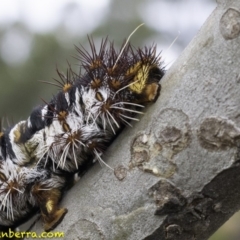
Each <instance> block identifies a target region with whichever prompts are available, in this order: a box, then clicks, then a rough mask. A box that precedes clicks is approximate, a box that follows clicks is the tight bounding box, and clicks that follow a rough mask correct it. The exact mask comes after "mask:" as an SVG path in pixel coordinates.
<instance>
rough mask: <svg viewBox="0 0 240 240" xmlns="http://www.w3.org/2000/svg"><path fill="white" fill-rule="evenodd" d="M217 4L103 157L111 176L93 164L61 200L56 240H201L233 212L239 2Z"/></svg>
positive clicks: (239, 141) (239, 110) (239, 160)
mask: <svg viewBox="0 0 240 240" xmlns="http://www.w3.org/2000/svg"><path fill="white" fill-rule="evenodd" d="M217 2H218V6H217V8H216V10H215V11H214V12H213V13H212V15H211V16H210V17H209V19H208V20H207V22H206V23H205V24H204V25H203V27H202V28H201V30H200V31H199V33H198V35H197V36H196V37H195V38H194V39H193V40H192V42H191V43H190V44H189V46H188V47H187V48H186V49H185V51H184V52H183V54H182V55H181V56H180V57H179V59H178V60H177V61H176V62H175V64H174V65H173V66H172V67H171V69H170V70H169V71H168V72H167V74H166V76H165V77H164V78H163V79H162V82H161V85H162V91H161V95H160V97H159V99H158V101H157V102H156V103H155V104H154V105H152V106H149V107H148V109H147V110H146V114H145V115H144V116H143V117H142V118H141V121H140V122H139V123H137V124H134V127H133V128H132V129H129V128H127V129H125V130H124V131H123V132H122V133H121V134H120V136H119V137H118V138H117V139H116V140H115V142H114V143H113V144H112V145H111V146H110V148H109V149H108V151H107V152H106V154H105V155H104V160H105V161H106V162H107V164H109V165H110V166H112V167H113V168H114V169H115V171H114V173H113V172H112V171H111V170H109V169H108V168H106V167H102V168H101V167H100V166H99V165H98V164H96V165H95V166H94V167H93V168H92V169H91V170H90V171H89V172H87V173H86V175H84V177H83V178H82V179H81V180H80V181H79V182H78V183H77V184H76V185H75V186H74V187H73V188H72V189H71V190H70V191H69V192H68V193H67V195H66V196H65V198H64V199H63V201H62V203H61V204H62V205H63V206H65V207H67V208H68V210H69V212H68V214H67V215H66V216H65V218H64V220H63V221H62V223H61V224H60V225H59V226H58V227H57V228H56V229H55V230H54V231H60V232H64V234H65V238H64V239H70V240H72V239H94V240H98V239H99V240H100V239H101V240H102V239H104V240H113V239H114V240H117V239H121V240H122V239H127V240H136V239H138V240H140V239H142V240H143V239H144V240H153V239H163V240H164V239H174V240H175V239H179V240H180V239H182V240H188V239H189V240H190V239H191V240H192V239H196V240H197V239H199V240H200V239H201V240H203V239H208V237H210V236H211V235H212V234H213V233H214V232H215V231H216V230H217V229H218V228H219V227H220V226H221V225H222V224H223V223H224V222H225V221H226V220H227V219H228V218H229V217H230V216H231V215H232V214H233V213H235V212H236V211H237V210H239V209H240V94H239V92H240V1H238V0H218V1H217ZM32 231H37V232H38V233H40V232H42V231H43V229H42V227H41V223H40V222H38V223H37V224H36V226H35V227H33V229H32ZM58 239H61V238H58Z"/></svg>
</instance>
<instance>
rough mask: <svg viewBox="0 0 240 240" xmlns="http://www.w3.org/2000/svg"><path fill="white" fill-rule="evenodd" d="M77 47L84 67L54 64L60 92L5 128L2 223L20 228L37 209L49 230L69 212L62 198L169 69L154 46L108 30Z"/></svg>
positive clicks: (0, 226)
mask: <svg viewBox="0 0 240 240" xmlns="http://www.w3.org/2000/svg"><path fill="white" fill-rule="evenodd" d="M88 39H89V45H90V49H91V50H90V52H88V51H87V50H86V49H85V48H84V47H82V46H80V47H76V50H77V52H78V60H79V61H80V68H81V69H83V70H84V72H83V73H81V74H78V73H76V72H74V71H73V69H72V68H71V65H70V64H69V67H68V70H67V72H66V74H63V73H61V72H60V71H59V70H57V73H58V75H59V79H57V80H55V82H54V83H51V84H53V85H56V86H57V87H58V88H59V92H58V93H57V94H56V95H55V96H54V97H53V98H52V99H51V100H50V101H49V102H46V101H44V102H43V104H42V105H40V106H38V107H36V108H35V109H34V110H33V111H32V112H31V114H30V116H29V117H28V119H27V120H25V121H20V122H18V123H17V124H15V125H13V126H11V127H8V128H6V129H3V128H1V129H0V230H1V231H4V230H6V229H8V228H12V229H14V228H16V227H17V226H18V225H19V224H22V223H23V222H25V221H26V220H27V219H29V218H30V217H31V216H32V215H33V214H35V213H36V212H37V211H40V214H41V218H42V222H43V228H44V230H45V231H50V230H52V229H54V228H55V227H56V226H57V225H58V224H59V223H60V222H61V221H62V219H63V218H64V216H65V214H66V213H67V209H66V208H60V207H59V202H60V200H61V198H62V197H63V194H64V193H65V191H66V190H67V189H68V188H69V187H71V186H72V185H73V184H74V181H75V178H76V176H77V177H80V176H81V175H82V174H83V173H84V172H85V171H86V170H87V169H88V168H89V167H90V166H91V165H92V164H93V163H94V162H95V161H99V162H102V163H104V161H103V160H102V154H103V153H104V151H105V150H106V148H107V147H108V146H109V144H110V143H111V141H112V140H113V138H114V137H115V136H116V135H117V134H118V133H119V132H120V131H121V130H122V129H123V127H124V126H126V125H127V126H132V124H131V122H132V121H138V118H137V117H136V116H137V115H138V114H142V113H143V108H144V106H145V105H146V104H147V103H148V102H155V101H156V100H157V98H158V96H159V94H160V89H161V85H160V84H159V81H160V80H161V78H162V77H163V75H164V73H165V70H164V67H163V66H162V61H161V56H160V55H158V54H157V53H156V46H154V45H153V46H151V47H144V48H134V47H133V46H132V45H131V44H130V43H127V42H125V43H124V44H123V45H122V47H121V48H120V50H116V48H115V46H114V43H113V42H110V41H109V40H108V38H105V39H103V40H102V42H101V45H100V49H99V51H97V49H96V47H95V44H94V41H93V39H92V38H90V37H89V38H88Z"/></svg>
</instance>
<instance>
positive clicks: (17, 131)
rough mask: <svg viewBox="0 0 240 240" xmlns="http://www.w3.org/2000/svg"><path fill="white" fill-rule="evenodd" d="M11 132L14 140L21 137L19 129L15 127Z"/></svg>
mask: <svg viewBox="0 0 240 240" xmlns="http://www.w3.org/2000/svg"><path fill="white" fill-rule="evenodd" d="M13 134H14V142H15V143H18V142H19V140H20V138H21V132H20V131H19V129H16V130H15V131H14V133H13Z"/></svg>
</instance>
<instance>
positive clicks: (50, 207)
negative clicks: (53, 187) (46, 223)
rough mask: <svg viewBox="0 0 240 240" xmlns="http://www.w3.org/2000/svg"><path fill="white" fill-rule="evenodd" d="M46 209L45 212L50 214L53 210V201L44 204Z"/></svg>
mask: <svg viewBox="0 0 240 240" xmlns="http://www.w3.org/2000/svg"><path fill="white" fill-rule="evenodd" d="M46 208H47V211H48V212H49V213H50V212H51V211H52V210H53V201H52V200H48V201H47V203H46Z"/></svg>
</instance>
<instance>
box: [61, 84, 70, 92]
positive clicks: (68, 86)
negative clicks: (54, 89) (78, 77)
mask: <svg viewBox="0 0 240 240" xmlns="http://www.w3.org/2000/svg"><path fill="white" fill-rule="evenodd" d="M71 87H72V85H71V84H70V83H66V84H64V86H63V92H65V93H66V92H68V90H70V89H71Z"/></svg>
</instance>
